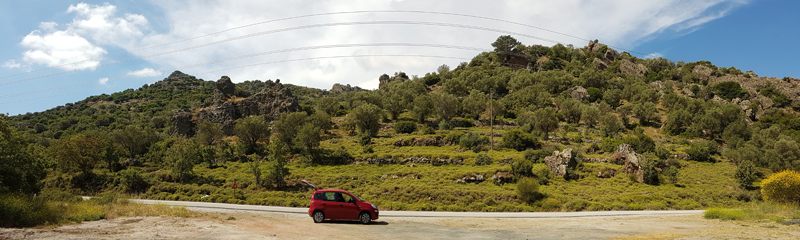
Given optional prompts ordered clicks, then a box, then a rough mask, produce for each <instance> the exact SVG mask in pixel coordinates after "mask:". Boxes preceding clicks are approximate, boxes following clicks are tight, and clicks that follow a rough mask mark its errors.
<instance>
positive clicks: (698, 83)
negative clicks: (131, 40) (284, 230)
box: [0, 36, 800, 211]
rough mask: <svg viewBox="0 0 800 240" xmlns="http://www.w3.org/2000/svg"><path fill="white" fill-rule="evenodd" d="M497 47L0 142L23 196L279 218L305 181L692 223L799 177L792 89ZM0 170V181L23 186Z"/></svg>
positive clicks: (396, 198) (156, 99)
mask: <svg viewBox="0 0 800 240" xmlns="http://www.w3.org/2000/svg"><path fill="white" fill-rule="evenodd" d="M492 46H493V47H495V51H493V52H483V53H480V54H478V55H477V56H475V57H474V58H473V59H472V60H471V61H470V62H464V63H461V64H459V65H458V66H456V67H453V68H451V67H449V66H447V65H442V66H439V67H438V68H437V69H435V71H433V72H430V73H424V74H420V75H421V76H422V77H417V75H413V76H409V74H407V73H404V72H396V73H394V74H393V75H388V74H385V75H382V76H380V77H378V81H379V82H380V88H379V89H376V90H364V89H360V88H358V87H351V86H350V85H342V84H336V85H334V87H333V88H332V89H331V90H321V89H314V88H307V87H302V86H295V85H291V84H287V83H285V82H286V81H284V82H283V83H282V82H281V80H275V81H272V80H267V81H260V80H251V81H244V82H241V83H236V84H235V83H233V81H232V80H231V79H230V78H228V77H226V76H223V77H221V78H220V79H219V80H215V81H205V80H203V79H197V78H195V77H193V76H191V75H188V74H185V73H182V72H179V71H176V72H174V73H172V74H171V75H170V76H169V77H167V78H165V79H163V80H161V81H158V82H156V83H153V84H147V85H144V86H142V87H141V88H139V89H128V90H126V91H123V92H118V93H114V94H110V95H105V94H103V95H99V96H91V97H88V98H86V99H85V100H83V101H79V102H76V103H68V104H66V105H64V106H59V107H56V108H53V109H50V110H47V111H44V112H38V113H28V114H23V115H17V116H8V117H3V118H4V119H2V120H0V121H2V122H0V126H8V128H0V129H5V130H3V131H4V132H8V133H9V134H11V135H9V136H12V135H13V136H16V137H13V138H4V139H12V140H13V139H17V140H15V141H17V142H15V143H14V144H19V146H23V145H26V146H28V147H27V148H20V149H18V150H16V151H19V153H15V154H25V155H26V156H30V159H32V160H31V162H34V163H36V164H34V165H35V167H34V168H37V169H40V170H41V171H42V172H43V173H46V175H45V174H41V176H42V178H43V180H41V181H39V179H37V178H31V179H30V180H28V183H26V184H22V185H25V186H35V187H32V188H31V187H28V188H26V189H28V190H25V191H33V192H36V191H39V190H40V189H42V188H43V189H48V190H56V189H58V190H65V191H69V192H72V193H76V194H97V193H100V192H104V191H118V192H123V193H126V194H131V195H133V196H136V197H142V198H153V199H167V200H190V201H213V202H231V203H248V204H268V205H281V206H306V205H307V204H308V199H307V196H309V195H310V193H311V192H310V190H309V188H307V187H305V186H304V185H302V184H301V183H300V180H301V179H307V180H309V181H311V182H313V183H316V184H317V185H320V186H322V187H325V188H340V189H345V190H348V191H351V192H353V193H355V194H356V195H358V196H359V197H361V198H362V199H367V200H369V201H372V202H374V203H376V204H377V205H378V206H379V207H381V209H405V210H440V211H559V210H561V211H579V210H641V209H655V210H660V209H702V208H706V207H716V206H726V207H730V206H740V205H742V204H744V203H746V202H749V201H756V200H760V199H761V195H760V191H759V187H758V182H759V180H760V179H763V178H765V177H766V176H769V175H770V174H771V173H773V172H777V171H781V170H786V169H793V170H800V144H798V142H800V118H798V117H797V114H798V111H800V86H798V85H800V80H799V79H796V78H791V77H784V78H780V79H779V78H774V77H759V76H758V75H756V73H753V72H750V71H747V72H743V71H742V70H739V69H737V68H735V67H727V68H726V67H718V66H714V65H713V64H712V63H710V62H707V61H700V62H691V63H684V62H682V61H679V62H673V61H670V60H667V59H663V58H658V59H640V58H637V57H634V56H631V55H630V54H628V53H626V52H623V53H619V52H617V51H616V50H614V49H611V48H609V47H607V46H606V45H604V44H601V43H598V42H597V41H594V42H590V43H589V44H588V45H587V46H585V47H581V48H574V47H572V46H563V45H560V44H557V45H555V46H552V47H547V46H541V45H531V46H526V45H523V44H521V43H519V42H518V41H516V39H513V38H511V37H509V36H501V37H499V38H498V40H497V41H496V42H495V43H493V44H492ZM432 70H433V69H432ZM289 82H291V80H289ZM4 141H10V140H4ZM7 167H8V166H0V169H5V168H7ZM8 171H9V173H7V174H4V177H0V183H3V184H6V183H11V182H12V181H9V180H8V179H10V178H12V177H14V176H17V175H25V174H24V173H19V172H14V171H11V170H8ZM234 180H235V181H236V182H237V184H238V186H239V188H240V190H241V191H240V192H239V193H238V194H237V195H236V196H233V193H232V190H231V187H232V186H233V184H234ZM6 185H8V184H6ZM22 185H20V186H22ZM20 186H17V185H8V186H4V189H8V190H10V191H17V190H19V189H22V188H21V187H20Z"/></svg>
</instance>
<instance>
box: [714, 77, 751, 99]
mask: <svg viewBox="0 0 800 240" xmlns="http://www.w3.org/2000/svg"><path fill="white" fill-rule="evenodd" d="M711 89H712V90H713V91H714V94H717V95H719V96H720V97H721V98H723V99H725V100H728V101H730V100H731V99H734V98H741V99H746V98H747V90H745V89H742V86H741V85H739V83H737V82H731V81H728V82H721V83H719V84H717V85H714V86H712V87H711Z"/></svg>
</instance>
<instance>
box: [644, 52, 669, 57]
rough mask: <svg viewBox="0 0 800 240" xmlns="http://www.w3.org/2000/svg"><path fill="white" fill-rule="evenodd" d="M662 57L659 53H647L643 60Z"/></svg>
mask: <svg viewBox="0 0 800 240" xmlns="http://www.w3.org/2000/svg"><path fill="white" fill-rule="evenodd" d="M662 56H664V55H663V54H661V53H660V52H653V53H649V54H647V55H644V58H660V57H662Z"/></svg>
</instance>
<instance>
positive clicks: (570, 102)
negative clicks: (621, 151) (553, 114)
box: [558, 98, 582, 123]
mask: <svg viewBox="0 0 800 240" xmlns="http://www.w3.org/2000/svg"><path fill="white" fill-rule="evenodd" d="M558 108H559V110H560V112H561V114H562V115H564V118H565V119H566V120H567V122H569V123H578V122H579V121H580V120H581V114H582V111H581V103H580V102H578V101H577V100H575V99H572V98H566V99H564V100H562V101H561V104H559V106H558Z"/></svg>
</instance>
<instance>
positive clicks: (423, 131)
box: [419, 126, 436, 135]
mask: <svg viewBox="0 0 800 240" xmlns="http://www.w3.org/2000/svg"><path fill="white" fill-rule="evenodd" d="M419 134H424V135H428V134H436V131H434V130H433V128H432V127H428V126H425V127H423V128H422V129H420V130H419Z"/></svg>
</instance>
